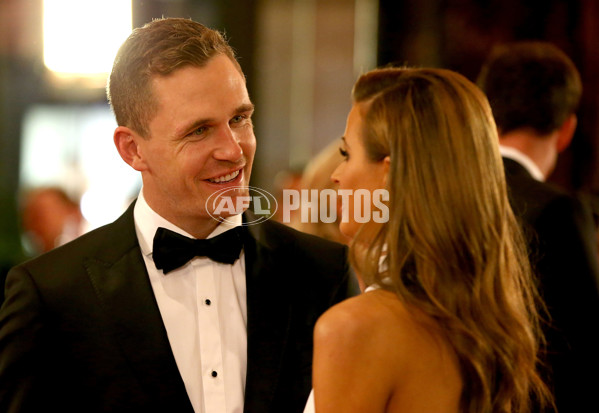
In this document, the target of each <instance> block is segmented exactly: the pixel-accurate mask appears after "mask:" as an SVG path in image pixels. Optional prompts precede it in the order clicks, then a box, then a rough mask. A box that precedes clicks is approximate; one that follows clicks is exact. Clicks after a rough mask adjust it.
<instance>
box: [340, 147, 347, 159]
mask: <svg viewBox="0 0 599 413" xmlns="http://www.w3.org/2000/svg"><path fill="white" fill-rule="evenodd" d="M339 153H340V154H341V156H343V157H344V158H345V159H348V158H349V153H348V152H347V151H346V150H345V149H343V148H339Z"/></svg>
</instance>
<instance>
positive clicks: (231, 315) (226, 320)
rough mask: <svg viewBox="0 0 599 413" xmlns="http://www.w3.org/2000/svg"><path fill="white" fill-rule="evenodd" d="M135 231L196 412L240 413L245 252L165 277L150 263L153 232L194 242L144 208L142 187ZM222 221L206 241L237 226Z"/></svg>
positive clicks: (244, 344)
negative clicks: (168, 232)
mask: <svg viewBox="0 0 599 413" xmlns="http://www.w3.org/2000/svg"><path fill="white" fill-rule="evenodd" d="M134 218H135V230H136V232H137V238H138V240H139V245H140V247H141V252H142V254H143V258H144V262H145V264H146V268H147V270H148V274H149V277H150V282H151V284H152V289H153V290H154V295H155V296H156V301H157V302H158V307H159V309H160V314H161V315H162V320H163V322H164V325H165V328H166V332H167V334H168V339H169V342H170V345H171V349H172V351H173V354H174V356H175V361H176V363H177V367H178V368H179V372H180V373H181V377H182V378H183V382H184V383H185V388H186V390H187V394H188V396H189V399H190V401H191V404H192V405H193V408H194V411H195V413H212V412H219V413H220V412H223V413H242V412H243V401H244V394H245V379H246V370H247V303H246V282H245V261H244V252H243V251H242V252H241V255H240V257H239V259H238V260H237V261H235V263H234V264H232V265H229V264H221V263H217V262H215V261H212V260H211V259H209V258H205V257H202V258H199V257H195V258H194V259H192V260H191V261H190V262H189V263H187V264H186V265H184V266H183V267H181V268H178V269H176V270H173V271H171V272H169V273H168V274H167V275H165V274H163V272H162V270H158V269H156V266H155V265H154V260H153V259H152V246H153V240H154V234H155V233H156V229H157V228H158V227H163V228H166V229H169V230H171V231H175V232H177V233H179V234H182V235H185V236H187V237H189V238H193V237H192V236H191V235H190V234H188V233H186V232H185V231H183V230H182V229H181V228H178V227H177V226H175V225H173V224H172V223H170V222H168V221H167V220H165V219H164V218H162V217H161V216H160V215H158V214H157V213H156V212H154V211H153V210H152V209H151V208H150V206H149V205H148V204H147V202H146V200H145V199H144V197H143V189H142V191H141V192H140V194H139V197H138V199H137V202H136V204H135V210H134ZM235 219H236V224H227V223H226V222H225V223H221V224H220V225H219V226H218V227H217V228H216V229H215V230H214V231H213V232H212V233H211V234H210V235H209V236H208V238H211V237H214V236H216V235H218V234H221V233H223V232H225V231H226V230H227V229H230V228H233V227H235V226H238V225H241V215H238V216H237V217H235Z"/></svg>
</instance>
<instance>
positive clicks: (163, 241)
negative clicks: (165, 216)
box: [152, 226, 243, 274]
mask: <svg viewBox="0 0 599 413" xmlns="http://www.w3.org/2000/svg"><path fill="white" fill-rule="evenodd" d="M241 231H242V227H240V226H238V227H235V228H232V229H230V230H228V231H225V232H223V233H222V234H220V235H217V236H216V237H213V238H208V239H192V238H188V237H186V236H184V235H181V234H178V233H176V232H173V231H170V230H168V229H166V228H158V229H157V230H156V235H154V246H153V252H152V257H153V259H154V264H155V265H156V268H158V269H159V270H162V271H163V272H164V273H165V274H166V273H168V272H170V271H172V270H174V269H177V268H179V267H182V266H183V265H185V264H186V263H187V262H188V261H189V260H191V259H192V258H193V257H196V256H198V257H208V258H210V259H211V260H213V261H217V262H220V263H223V264H233V263H234V262H235V260H237V259H238V258H239V254H240V253H241V249H242V247H243V239H242V236H241V235H242V234H241Z"/></svg>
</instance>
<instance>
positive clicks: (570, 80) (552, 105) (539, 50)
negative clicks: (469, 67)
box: [477, 42, 582, 135]
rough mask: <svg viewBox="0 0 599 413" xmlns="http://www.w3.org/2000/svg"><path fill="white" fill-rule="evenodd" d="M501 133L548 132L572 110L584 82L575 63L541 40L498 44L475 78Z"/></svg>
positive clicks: (577, 101) (573, 110)
mask: <svg viewBox="0 0 599 413" xmlns="http://www.w3.org/2000/svg"><path fill="white" fill-rule="evenodd" d="M477 83H478V85H479V86H480V88H481V89H482V90H483V92H485V93H486V95H487V97H488V99H489V103H490V104H491V108H492V110H493V116H494V117H495V122H496V123H497V128H498V129H499V132H500V133H501V134H506V133H508V132H511V131H514V130H517V129H522V128H532V129H533V130H535V131H536V132H537V133H538V134H541V135H547V134H549V133H551V132H552V131H554V130H556V129H558V128H559V127H560V126H561V125H562V124H563V123H564V122H565V121H566V119H567V118H568V116H570V115H572V114H573V113H575V112H576V109H577V108H578V103H579V102H580V96H581V94H582V84H581V81H580V75H579V73H578V70H576V67H575V66H574V63H572V61H571V60H570V59H569V58H568V56H566V54H565V53H563V52H562V51H561V50H559V49H558V48H557V47H555V46H553V45H552V44H550V43H545V42H518V43H512V44H505V45H500V46H496V47H495V48H494V49H493V50H492V51H491V54H490V55H489V57H488V58H487V61H486V62H485V63H484V65H483V68H482V70H481V73H480V75H479V77H478V81H477Z"/></svg>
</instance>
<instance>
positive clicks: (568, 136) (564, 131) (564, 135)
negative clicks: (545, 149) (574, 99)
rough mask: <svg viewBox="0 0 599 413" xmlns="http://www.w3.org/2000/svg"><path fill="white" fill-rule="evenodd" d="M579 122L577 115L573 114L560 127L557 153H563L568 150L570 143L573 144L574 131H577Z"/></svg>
mask: <svg viewBox="0 0 599 413" xmlns="http://www.w3.org/2000/svg"><path fill="white" fill-rule="evenodd" d="M577 123H578V120H577V118H576V115H574V114H572V115H570V116H568V118H567V119H566V121H565V122H564V123H563V124H562V126H560V128H559V131H558V138H557V152H558V153H560V152H563V151H564V150H566V148H567V147H568V146H570V142H572V138H573V137H574V131H575V130H576V124H577Z"/></svg>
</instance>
